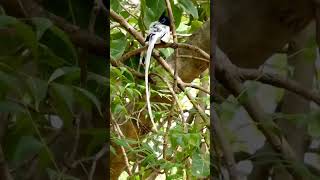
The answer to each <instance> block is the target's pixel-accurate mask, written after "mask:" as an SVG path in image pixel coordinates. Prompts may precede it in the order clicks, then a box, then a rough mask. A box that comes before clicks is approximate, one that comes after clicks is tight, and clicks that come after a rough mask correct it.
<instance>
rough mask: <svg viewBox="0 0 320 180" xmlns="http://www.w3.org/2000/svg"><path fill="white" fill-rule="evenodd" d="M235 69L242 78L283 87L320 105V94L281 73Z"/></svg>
mask: <svg viewBox="0 0 320 180" xmlns="http://www.w3.org/2000/svg"><path fill="white" fill-rule="evenodd" d="M236 71H237V73H238V75H239V77H240V78H241V79H242V80H256V81H260V82H262V83H266V84H270V85H273V86H276V87H280V88H284V89H286V90H289V91H291V92H294V93H296V94H298V95H300V96H302V97H304V98H305V99H308V100H311V101H314V102H315V103H317V104H318V105H320V94H319V93H318V92H314V91H311V90H310V89H307V88H305V87H304V86H302V85H301V84H299V83H298V82H297V81H294V80H290V79H288V78H285V77H283V76H281V75H277V74H272V73H266V72H261V71H259V70H255V69H244V68H237V69H236Z"/></svg>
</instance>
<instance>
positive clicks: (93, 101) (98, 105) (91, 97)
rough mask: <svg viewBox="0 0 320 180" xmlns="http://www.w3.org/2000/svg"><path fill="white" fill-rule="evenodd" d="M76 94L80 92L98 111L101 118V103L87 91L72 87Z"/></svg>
mask: <svg viewBox="0 0 320 180" xmlns="http://www.w3.org/2000/svg"><path fill="white" fill-rule="evenodd" d="M74 88H75V89H76V90H77V91H78V92H80V93H81V94H82V95H84V96H85V97H87V98H88V99H89V100H90V101H91V102H92V103H93V104H94V105H95V106H96V108H97V110H98V111H99V113H100V115H101V116H102V111H101V103H100V101H99V100H98V98H97V97H96V96H95V95H94V94H92V93H91V92H90V91H87V90H86V89H83V88H79V87H74Z"/></svg>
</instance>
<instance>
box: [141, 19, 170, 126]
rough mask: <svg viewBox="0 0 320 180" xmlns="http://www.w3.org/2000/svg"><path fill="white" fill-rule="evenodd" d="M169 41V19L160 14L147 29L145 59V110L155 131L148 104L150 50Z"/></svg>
mask: <svg viewBox="0 0 320 180" xmlns="http://www.w3.org/2000/svg"><path fill="white" fill-rule="evenodd" d="M169 39H170V19H169V18H168V17H167V16H165V13H162V15H161V17H160V18H159V20H158V21H156V22H153V23H151V25H150V27H149V33H148V35H147V37H146V42H147V44H148V45H149V46H148V50H147V55H146V58H145V85H146V99H147V108H148V113H149V116H150V120H151V122H152V124H153V129H154V130H156V126H155V123H154V120H153V116H152V110H151V104H150V90H149V82H148V81H149V77H148V74H149V66H150V60H151V54H152V50H153V48H154V45H155V44H156V43H159V42H168V41H169Z"/></svg>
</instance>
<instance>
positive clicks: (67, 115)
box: [50, 83, 74, 127]
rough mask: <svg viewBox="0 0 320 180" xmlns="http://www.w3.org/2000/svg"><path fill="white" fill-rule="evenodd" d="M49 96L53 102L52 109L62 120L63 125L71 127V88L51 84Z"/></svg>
mask: <svg viewBox="0 0 320 180" xmlns="http://www.w3.org/2000/svg"><path fill="white" fill-rule="evenodd" d="M50 95H51V99H52V102H53V106H52V107H53V108H54V109H55V110H56V111H57V113H58V115H59V116H60V117H61V118H62V119H63V120H64V125H66V126H67V127H71V125H72V120H73V117H72V116H73V111H72V109H73V108H72V107H73V103H74V93H73V90H72V88H71V87H69V86H65V85H60V84H57V83H52V84H51V94H50Z"/></svg>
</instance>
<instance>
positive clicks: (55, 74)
mask: <svg viewBox="0 0 320 180" xmlns="http://www.w3.org/2000/svg"><path fill="white" fill-rule="evenodd" d="M74 72H80V69H79V68H78V67H62V68H59V69H56V70H55V71H54V72H53V73H52V75H51V76H50V78H49V80H48V83H51V82H52V81H54V80H56V79H57V78H59V77H61V76H64V75H66V74H69V73H74Z"/></svg>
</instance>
